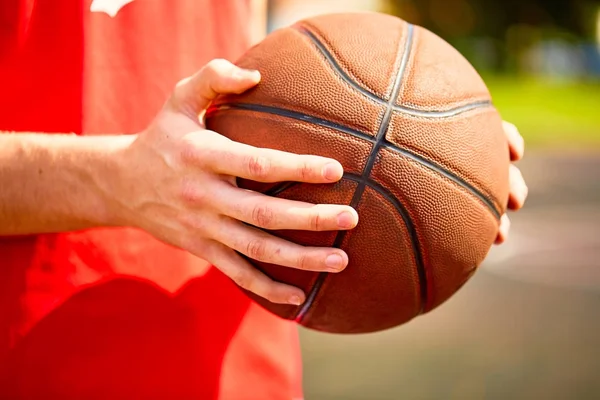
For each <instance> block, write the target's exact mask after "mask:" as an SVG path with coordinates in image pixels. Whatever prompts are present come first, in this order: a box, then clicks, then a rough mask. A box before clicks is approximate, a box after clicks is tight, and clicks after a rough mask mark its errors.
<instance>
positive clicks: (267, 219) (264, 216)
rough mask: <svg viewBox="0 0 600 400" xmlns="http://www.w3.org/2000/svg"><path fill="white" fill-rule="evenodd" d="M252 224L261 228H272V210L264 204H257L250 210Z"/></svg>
mask: <svg viewBox="0 0 600 400" xmlns="http://www.w3.org/2000/svg"><path fill="white" fill-rule="evenodd" d="M251 220H252V224H253V225H255V226H259V227H261V228H270V227H272V226H273V220H274V213H273V209H272V208H271V207H269V206H268V205H266V204H258V205H256V206H255V207H254V209H253V210H252V215H251Z"/></svg>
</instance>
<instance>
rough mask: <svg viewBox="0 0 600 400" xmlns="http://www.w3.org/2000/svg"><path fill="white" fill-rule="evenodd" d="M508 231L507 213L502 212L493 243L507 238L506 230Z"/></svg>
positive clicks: (508, 220) (499, 242)
mask: <svg viewBox="0 0 600 400" xmlns="http://www.w3.org/2000/svg"><path fill="white" fill-rule="evenodd" d="M509 231H510V219H509V218H508V215H506V214H504V215H503V216H502V217H501V218H500V228H499V229H498V236H496V242H495V244H502V243H504V242H505V241H506V239H508V232H509Z"/></svg>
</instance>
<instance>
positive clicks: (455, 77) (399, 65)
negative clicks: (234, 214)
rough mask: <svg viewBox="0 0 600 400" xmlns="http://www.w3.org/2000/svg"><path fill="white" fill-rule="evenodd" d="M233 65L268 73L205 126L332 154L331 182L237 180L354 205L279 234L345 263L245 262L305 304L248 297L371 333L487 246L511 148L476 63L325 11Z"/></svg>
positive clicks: (405, 314)
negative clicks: (338, 253) (314, 226)
mask: <svg viewBox="0 0 600 400" xmlns="http://www.w3.org/2000/svg"><path fill="white" fill-rule="evenodd" d="M237 65H239V66H241V67H243V68H252V69H258V70H259V71H260V72H261V74H262V81H261V83H259V84H258V86H257V87H256V88H253V89H251V90H250V91H248V92H246V93H244V94H241V95H226V96H222V97H220V98H218V99H217V101H216V102H215V103H214V104H213V107H212V109H211V110H210V111H209V113H208V114H207V118H206V123H207V126H208V128H209V129H211V130H214V131H217V132H219V133H221V134H223V135H225V136H227V137H229V138H230V139H232V140H235V141H238V142H243V143H247V144H250V145H253V146H257V147H267V148H273V149H277V150H283V151H288V152H293V153H298V154H315V155H320V156H325V157H331V158H334V159H337V160H339V161H340V162H341V163H342V165H343V167H344V171H345V173H344V177H343V179H342V180H341V181H340V182H338V183H336V184H331V185H315V184H302V183H293V182H292V183H290V182H282V183H276V184H264V183H257V182H253V181H247V180H239V182H238V183H239V185H240V186H241V187H243V188H247V189H251V190H256V191H260V192H263V193H267V194H269V195H272V196H279V197H281V198H287V199H294V200H300V201H305V202H310V203H337V204H349V205H351V206H353V207H354V208H355V209H356V210H357V211H358V214H359V217H360V220H359V224H358V226H357V227H356V228H355V229H353V230H351V231H348V232H299V231H276V232H272V233H273V234H275V235H277V236H280V237H283V238H285V239H289V240H291V241H294V242H296V243H300V244H302V245H309V246H336V247H339V248H341V249H343V250H344V251H346V252H347V253H348V256H349V260H350V261H349V265H348V267H347V268H346V269H345V270H344V271H343V272H341V273H337V274H329V273H315V272H308V271H301V270H297V269H292V268H285V267H281V266H276V265H270V264H266V263H261V262H256V261H253V263H254V265H255V266H256V267H257V268H259V269H260V270H261V271H263V272H264V273H265V274H267V275H268V276H270V277H271V278H273V279H274V280H277V281H280V282H285V283H289V284H292V285H295V286H298V287H300V288H301V289H303V290H304V291H305V292H306V294H307V300H306V302H305V303H304V304H303V305H301V306H292V305H282V304H273V303H271V302H269V301H267V300H265V299H262V298H259V297H257V296H254V295H252V294H249V295H250V296H252V297H253V298H254V299H255V300H256V301H257V302H258V303H260V304H261V305H262V306H263V307H265V308H267V309H268V310H270V311H272V312H273V313H275V314H277V315H279V316H281V317H283V318H287V319H292V320H296V321H298V322H299V323H300V324H302V325H304V326H306V327H308V328H312V329H316V330H320V331H326V332H336V333H364V332H373V331H379V330H383V329H387V328H390V327H394V326H397V325H400V324H402V323H405V322H407V321H409V320H411V319H412V318H414V317H415V316H417V315H419V314H422V313H426V312H428V311H430V310H432V309H434V308H436V307H437V306H439V305H440V304H442V303H443V302H444V301H446V300H447V299H448V298H450V297H451V296H452V295H453V294H454V293H455V292H456V291H457V290H458V289H459V288H460V287H461V286H462V285H463V284H464V283H465V282H466V281H467V280H468V279H469V277H470V276H471V275H472V274H473V272H474V271H475V270H476V268H477V267H478V266H479V265H480V264H481V262H482V261H483V260H484V258H485V257H486V255H487V253H488V251H489V249H490V248H491V246H492V244H493V242H494V239H495V237H496V233H497V231H498V226H499V218H500V216H501V215H502V214H503V213H504V212H505V210H506V205H507V201H508V163H509V154H508V144H507V141H506V138H505V136H504V133H503V128H502V123H501V118H500V116H499V114H498V112H497V111H496V110H495V108H494V107H493V105H492V103H491V98H490V94H489V92H488V90H487V88H486V86H485V84H484V82H483V81H482V79H481V78H480V76H479V75H478V74H477V72H476V71H475V69H474V68H473V67H472V66H471V65H470V64H469V62H468V61H467V60H466V59H465V58H464V57H463V56H462V55H461V54H460V53H459V52H458V51H456V50H455V49H454V48H453V47H452V46H450V45H449V44H448V43H446V42H445V41H443V40H442V39H440V38H439V37H438V36H436V35H434V34H433V33H431V32H429V31H428V30H426V29H424V28H421V27H418V26H414V25H411V24H409V23H407V22H405V21H403V20H401V19H399V18H396V17H392V16H389V15H385V14H378V13H350V14H332V15H324V16H319V17H315V18H311V19H306V20H303V21H300V22H298V23H296V24H295V25H293V26H291V27H287V28H284V29H280V30H277V31H275V32H273V33H271V34H270V35H269V36H268V37H267V38H265V39H264V40H263V41H262V42H261V43H259V44H258V45H256V46H255V47H253V48H252V49H250V50H249V51H248V52H247V53H246V54H245V55H244V56H243V57H242V58H241V59H240V60H238V62H237Z"/></svg>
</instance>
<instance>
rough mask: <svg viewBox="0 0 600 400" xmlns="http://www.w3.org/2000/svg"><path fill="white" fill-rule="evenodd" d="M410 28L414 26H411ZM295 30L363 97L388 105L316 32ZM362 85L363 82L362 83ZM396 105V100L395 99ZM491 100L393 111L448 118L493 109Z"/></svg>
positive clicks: (415, 115)
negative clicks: (353, 75)
mask: <svg viewBox="0 0 600 400" xmlns="http://www.w3.org/2000/svg"><path fill="white" fill-rule="evenodd" d="M409 26H412V25H410V24H409ZM292 28H293V29H294V30H296V31H298V32H300V33H301V34H303V35H304V36H306V37H308V38H309V39H310V41H311V42H312V43H313V44H314V46H315V47H316V48H317V49H318V50H319V52H320V53H321V55H322V56H323V57H324V58H325V60H326V61H327V62H328V64H329V65H330V66H331V68H332V69H333V70H334V71H335V72H336V73H337V74H338V75H339V76H340V77H341V78H342V80H344V81H345V82H346V83H348V84H349V85H350V86H352V87H353V88H354V89H356V90H357V91H358V92H359V93H361V94H362V95H364V96H366V97H368V98H369V99H371V100H373V101H375V102H376V103H379V104H386V105H387V103H388V100H385V99H383V98H381V97H379V96H378V95H376V94H375V93H373V92H372V91H371V89H370V88H369V89H368V88H366V87H364V86H362V85H360V84H359V83H358V82H357V81H356V80H355V79H353V78H351V77H350V76H349V75H348V73H346V71H344V70H343V68H342V67H341V66H340V64H339V63H338V62H337V60H336V59H335V58H334V57H333V55H332V54H331V52H330V51H329V50H327V48H326V47H325V45H324V44H323V43H322V42H321V41H320V40H319V38H317V36H316V34H315V33H314V32H311V31H310V30H309V29H308V28H307V27H306V26H294V27H292ZM361 83H362V82H361ZM394 103H395V99H394ZM492 106H493V104H492V101H491V100H476V101H472V102H470V103H467V104H463V105H460V106H457V107H453V108H450V109H448V110H423V109H419V108H413V107H408V106H406V105H397V104H393V106H392V109H393V110H394V111H397V112H398V113H399V114H405V115H411V116H414V117H424V118H448V117H453V116H455V115H459V114H462V113H464V112H467V111H470V110H473V109H476V108H486V107H492Z"/></svg>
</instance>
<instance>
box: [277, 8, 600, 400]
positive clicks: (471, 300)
mask: <svg viewBox="0 0 600 400" xmlns="http://www.w3.org/2000/svg"><path fill="white" fill-rule="evenodd" d="M340 11H342V12H347V11H380V12H386V13H389V14H394V15H397V16H399V17H401V18H403V19H405V20H407V21H409V22H411V23H414V24H418V25H422V26H424V27H426V28H428V29H429V30H431V31H433V32H435V33H437V34H438V35H440V36H441V37H443V38H444V39H445V40H447V41H448V42H450V43H451V44H452V45H454V46H455V47H456V48H457V49H458V50H459V51H461V53H462V54H463V55H464V56H465V57H467V59H469V61H471V63H472V64H473V65H474V66H475V67H476V68H477V69H478V71H479V72H480V73H481V75H482V76H483V78H484V80H485V81H486V83H487V85H488V87H489V89H490V91H491V93H492V97H493V101H494V103H495V104H496V106H497V108H498V109H499V111H500V112H501V114H502V116H503V118H504V119H506V120H508V121H511V122H513V123H514V124H516V125H517V126H518V128H519V129H520V131H521V133H522V134H523V136H524V137H525V140H526V146H527V150H526V156H525V159H524V160H523V161H522V162H520V163H519V167H520V168H521V170H522V171H523V174H524V176H525V178H526V179H527V182H528V184H529V188H530V197H529V200H528V203H527V204H526V207H525V208H524V209H523V210H522V211H520V212H519V213H518V214H514V215H512V216H511V219H512V222H513V224H512V232H511V237H510V238H509V240H508V242H507V243H506V244H505V245H503V246H500V247H495V248H494V249H492V251H491V252H490V254H489V257H488V258H487V260H486V261H485V263H484V265H483V266H482V268H481V270H480V272H479V273H478V274H476V275H475V277H474V278H473V279H472V280H471V281H470V282H469V283H468V284H467V285H466V286H465V287H464V288H463V289H461V290H460V291H459V293H458V294H456V295H455V296H454V297H453V298H452V299H451V300H449V301H448V302H447V303H445V304H444V305H442V306H441V307H440V308H438V309H437V310H435V311H433V312H432V313H430V314H428V315H425V316H421V317H419V318H417V319H415V320H414V321H412V322H410V323H409V324H406V325H405V326H402V327H398V328H396V329H392V330H389V331H386V332H381V333H376V334H369V335H358V336H343V335H329V334H322V333H316V332H312V331H308V330H302V331H301V334H302V344H303V351H304V361H305V366H304V375H305V390H306V399H307V400H312V399H317V400H329V399H347V400H354V399H356V400H379V399H465V400H467V399H494V400H495V399H498V400H508V399H600V1H599V0H570V1H569V0H524V1H521V0H504V1H490V0H414V1H413V0H395V1H394V0H327V1H319V0H270V1H269V29H270V30H274V29H277V28H280V27H282V26H286V25H289V24H291V23H293V22H295V21H297V20H299V19H302V18H305V17H309V16H311V15H316V14H322V13H329V12H340Z"/></svg>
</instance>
